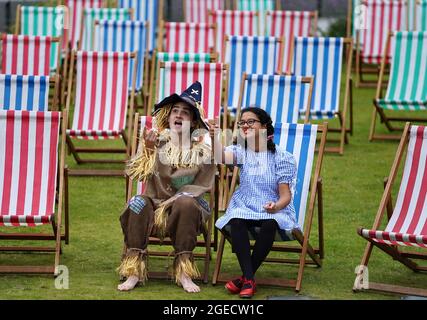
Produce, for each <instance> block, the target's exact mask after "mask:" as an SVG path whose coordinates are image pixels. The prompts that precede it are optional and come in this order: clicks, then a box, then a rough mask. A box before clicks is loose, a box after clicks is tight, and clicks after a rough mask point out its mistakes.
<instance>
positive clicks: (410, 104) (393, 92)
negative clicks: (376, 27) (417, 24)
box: [369, 31, 427, 141]
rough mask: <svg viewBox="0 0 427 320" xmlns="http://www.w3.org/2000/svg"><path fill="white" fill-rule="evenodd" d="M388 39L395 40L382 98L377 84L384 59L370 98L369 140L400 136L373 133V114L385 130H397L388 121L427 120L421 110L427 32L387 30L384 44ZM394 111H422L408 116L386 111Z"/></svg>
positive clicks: (425, 101)
mask: <svg viewBox="0 0 427 320" xmlns="http://www.w3.org/2000/svg"><path fill="white" fill-rule="evenodd" d="M391 38H395V40H394V42H395V43H394V50H393V56H392V62H391V70H390V75H389V81H388V85H387V92H386V94H385V97H382V88H381V83H382V77H383V75H384V72H385V64H386V61H385V58H384V59H383V63H382V64H381V72H380V77H379V80H378V86H377V93H376V96H375V99H374V110H373V113H372V122H371V130H370V134H369V140H370V141H372V140H373V139H400V135H381V134H375V124H376V118H377V114H379V116H380V119H381V122H383V123H384V124H385V126H386V127H387V129H388V130H389V131H396V130H399V129H398V128H396V127H393V125H392V124H391V122H396V121H397V122H399V121H400V122H402V121H420V122H427V116H426V113H425V110H426V109H427V76H426V74H427V31H424V32H416V31H414V32H396V33H391V34H390V35H389V37H388V40H387V43H386V47H387V48H388V47H389V46H390V45H391ZM380 80H381V82H380ZM386 110H390V111H388V112H389V113H388V114H386ZM397 110H406V111H420V112H422V113H423V117H422V118H413V117H411V118H409V117H407V116H406V117H403V116H402V115H401V116H400V117H390V112H391V111H397Z"/></svg>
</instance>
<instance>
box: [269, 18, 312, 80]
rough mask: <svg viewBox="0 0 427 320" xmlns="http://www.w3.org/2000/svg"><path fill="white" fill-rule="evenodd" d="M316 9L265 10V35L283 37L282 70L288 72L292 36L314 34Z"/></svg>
mask: <svg viewBox="0 0 427 320" xmlns="http://www.w3.org/2000/svg"><path fill="white" fill-rule="evenodd" d="M316 32H317V11H267V16H266V35H267V36H272V37H279V38H283V39H284V41H283V51H284V52H283V62H282V70H281V71H282V72H283V73H287V74H290V73H291V70H292V69H291V68H292V59H291V57H292V52H293V43H294V37H310V36H315V35H316Z"/></svg>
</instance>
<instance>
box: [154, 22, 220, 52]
mask: <svg viewBox="0 0 427 320" xmlns="http://www.w3.org/2000/svg"><path fill="white" fill-rule="evenodd" d="M166 23H180V24H187V25H190V24H192V25H196V24H197V23H198V22H171V21H165V20H161V21H160V23H159V33H158V35H157V48H156V50H157V51H158V52H166V51H167V50H166V48H164V47H165V45H164V40H166V27H165V24H166ZM204 24H206V25H207V26H208V28H209V29H211V32H212V41H213V43H212V46H211V47H210V48H209V51H207V52H209V53H212V54H215V53H216V36H217V35H216V33H217V31H216V24H208V23H204ZM190 39H191V38H190ZM171 51H174V50H169V52H171ZM182 52H190V51H182ZM194 52H197V53H199V52H200V53H202V51H194Z"/></svg>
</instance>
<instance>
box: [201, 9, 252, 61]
mask: <svg viewBox="0 0 427 320" xmlns="http://www.w3.org/2000/svg"><path fill="white" fill-rule="evenodd" d="M209 16H210V19H211V20H210V22H211V23H213V24H215V25H216V28H217V29H216V30H217V32H216V45H215V48H216V50H217V51H218V52H219V61H224V41H225V37H226V36H227V35H235V36H256V35H258V34H259V33H258V30H259V21H258V12H255V11H238V10H215V11H209Z"/></svg>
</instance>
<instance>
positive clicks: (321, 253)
mask: <svg viewBox="0 0 427 320" xmlns="http://www.w3.org/2000/svg"><path fill="white" fill-rule="evenodd" d="M322 186H323V184H322V179H319V180H318V181H317V193H318V195H317V206H318V209H317V217H318V220H319V222H318V225H319V258H320V259H323V258H324V257H325V247H324V237H323V196H322V195H323V193H322Z"/></svg>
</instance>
